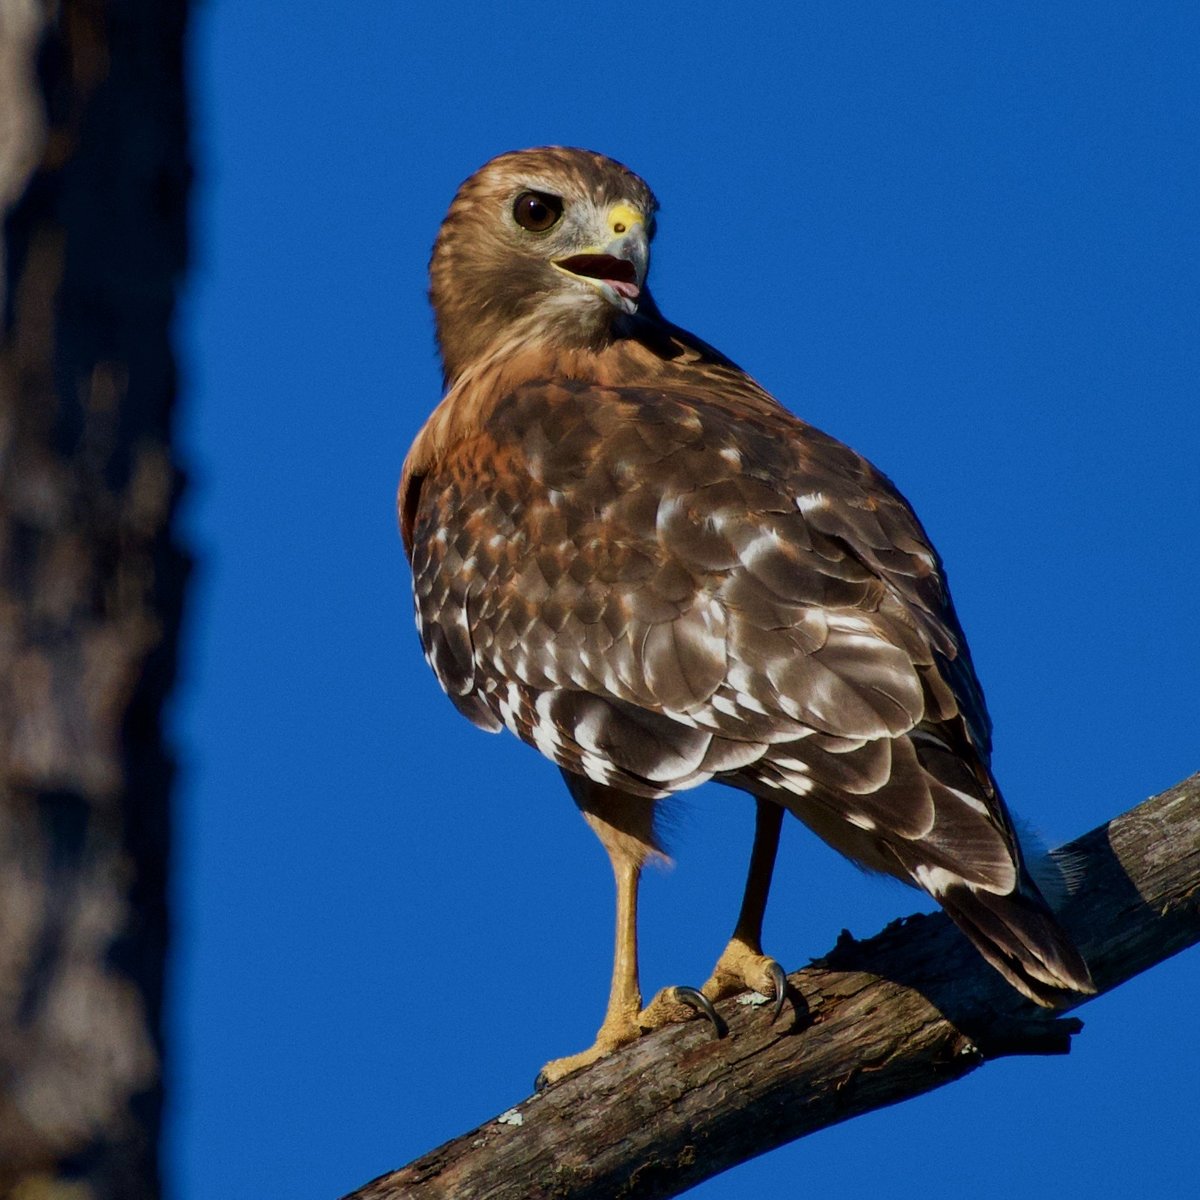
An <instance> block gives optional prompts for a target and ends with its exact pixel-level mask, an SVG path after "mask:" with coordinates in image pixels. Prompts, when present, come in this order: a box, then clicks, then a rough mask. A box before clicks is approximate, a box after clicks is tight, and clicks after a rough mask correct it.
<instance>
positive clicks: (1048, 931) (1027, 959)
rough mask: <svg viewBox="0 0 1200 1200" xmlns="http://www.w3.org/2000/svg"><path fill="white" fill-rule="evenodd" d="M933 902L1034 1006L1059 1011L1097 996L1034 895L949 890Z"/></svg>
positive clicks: (961, 888) (1062, 934)
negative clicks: (1080, 998) (1080, 997)
mask: <svg viewBox="0 0 1200 1200" xmlns="http://www.w3.org/2000/svg"><path fill="white" fill-rule="evenodd" d="M937 900H938V901H939V903H940V904H941V905H942V907H943V908H944V909H945V910H946V912H947V913H948V914H949V916H950V918H951V919H952V920H953V921H954V923H955V924H956V925H957V926H958V927H959V928H960V929H961V930H962V931H963V933H965V934H966V935H967V937H969V938H970V939H971V941H972V942H973V943H974V945H975V948H976V949H977V950H978V951H979V953H980V954H982V955H983V957H984V958H986V959H987V961H988V962H989V963H991V964H992V966H993V967H995V968H996V970H997V971H999V972H1000V974H1001V975H1003V976H1004V978H1005V979H1007V980H1008V982H1009V983H1011V984H1012V985H1013V987H1015V988H1016V989H1017V991H1019V992H1021V993H1022V994H1023V995H1025V996H1028V997H1029V999H1030V1000H1032V1001H1034V1002H1035V1003H1036V1004H1040V1005H1042V1006H1043V1007H1045V1008H1058V1007H1061V1006H1062V1005H1065V1004H1069V1003H1070V1002H1071V1001H1072V1000H1073V999H1075V998H1076V997H1077V996H1078V995H1080V994H1082V995H1092V994H1093V993H1094V992H1095V991H1096V985H1095V984H1094V983H1093V982H1092V976H1091V972H1090V971H1089V970H1088V968H1087V963H1085V962H1084V961H1083V957H1082V956H1081V955H1080V953H1079V951H1078V950H1076V949H1075V947H1074V945H1073V944H1072V943H1071V940H1070V938H1068V937H1067V934H1066V931H1065V930H1064V929H1063V927H1062V926H1061V925H1060V924H1059V923H1058V921H1057V919H1056V918H1055V916H1054V914H1053V913H1052V912H1051V911H1050V909H1049V907H1048V906H1047V904H1046V902H1045V901H1044V900H1043V899H1042V897H1041V896H1040V895H1038V894H1037V892H1036V890H1034V891H1033V892H1031V893H1029V894H1026V893H1024V892H1021V891H1016V892H1010V893H1009V894H1008V895H998V894H997V893H995V892H988V891H984V890H983V889H977V888H972V887H970V886H969V885H966V884H951V885H950V886H949V887H947V888H946V889H945V890H944V891H941V892H939V893H938V894H937Z"/></svg>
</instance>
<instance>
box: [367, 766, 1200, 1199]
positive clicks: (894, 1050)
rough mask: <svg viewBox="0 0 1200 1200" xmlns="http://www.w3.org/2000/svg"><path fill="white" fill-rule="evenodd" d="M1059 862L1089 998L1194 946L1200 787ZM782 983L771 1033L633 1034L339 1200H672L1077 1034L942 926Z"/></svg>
mask: <svg viewBox="0 0 1200 1200" xmlns="http://www.w3.org/2000/svg"><path fill="white" fill-rule="evenodd" d="M1065 850H1066V851H1067V852H1069V853H1070V854H1071V855H1072V857H1073V858H1074V859H1076V860H1077V867H1078V870H1079V872H1080V877H1079V881H1078V886H1077V887H1076V889H1075V892H1074V894H1073V896H1072V898H1071V900H1070V901H1069V902H1068V904H1067V905H1066V906H1065V907H1064V908H1063V909H1062V910H1061V916H1062V919H1063V923H1064V924H1065V925H1066V927H1067V929H1068V930H1069V931H1070V932H1071V934H1072V935H1073V936H1074V937H1075V939H1076V941H1077V942H1078V944H1079V946H1080V949H1081V950H1082V951H1083V953H1084V956H1085V957H1086V958H1087V960H1088V963H1089V965H1090V966H1091V968H1092V973H1093V975H1094V977H1095V980H1096V983H1097V986H1098V987H1099V989H1100V990H1101V991H1102V992H1103V991H1108V990H1111V989H1112V988H1114V987H1117V986H1119V985H1120V984H1122V983H1124V982H1125V981H1126V980H1127V979H1130V978H1132V977H1133V976H1134V975H1137V974H1138V973H1140V972H1141V971H1144V970H1146V968H1147V967H1150V966H1153V965H1154V964H1155V963H1158V962H1161V961H1163V960H1164V959H1166V958H1169V957H1170V956H1171V955H1173V954H1176V953H1178V952H1179V951H1180V950H1183V949H1184V948H1186V947H1187V946H1190V945H1193V944H1194V943H1195V942H1197V941H1200V774H1197V775H1193V776H1192V777H1191V778H1190V779H1187V780H1185V781H1184V782H1182V783H1180V784H1178V785H1176V786H1175V787H1173V788H1171V789H1170V790H1168V791H1166V792H1164V793H1162V795H1159V796H1155V797H1153V798H1152V799H1150V800H1147V801H1146V802H1145V803H1144V804H1141V805H1139V806H1138V807H1137V808H1134V809H1132V810H1130V811H1129V812H1127V813H1125V814H1124V815H1122V816H1120V817H1117V818H1116V819H1115V820H1113V821H1110V822H1109V823H1108V824H1107V825H1104V826H1101V827H1100V828H1099V829H1095V830H1093V831H1092V832H1091V833H1088V834H1086V835H1084V836H1083V837H1081V838H1079V839H1078V840H1076V841H1074V842H1072V843H1071V844H1070V845H1069V846H1067V847H1065ZM788 982H789V985H790V989H791V995H790V1000H791V1005H790V1009H785V1017H783V1018H781V1019H780V1020H779V1021H778V1022H777V1023H776V1024H774V1025H772V1024H771V1023H770V1021H769V1018H768V1017H767V1015H766V1013H765V1012H764V1011H762V1010H761V1009H756V1008H755V1007H754V1006H751V1005H747V1004H745V1003H739V1001H738V1000H731V1001H729V1002H727V1003H725V1004H723V1005H721V1006H719V1008H720V1011H721V1013H722V1015H723V1017H724V1018H725V1020H726V1021H727V1023H728V1025H729V1036H728V1037H726V1038H724V1039H722V1040H720V1041H717V1040H714V1039H713V1037H712V1035H711V1032H710V1030H709V1029H708V1027H707V1025H705V1024H701V1023H699V1022H692V1023H689V1024H687V1025H678V1026H673V1027H669V1028H666V1029H662V1030H659V1031H657V1032H656V1033H653V1034H650V1035H647V1036H646V1037H644V1038H642V1039H641V1040H640V1041H638V1042H636V1043H635V1044H633V1045H632V1046H629V1047H627V1048H625V1049H624V1050H622V1051H620V1052H619V1053H617V1054H615V1055H613V1056H611V1057H610V1058H607V1059H603V1060H601V1061H600V1062H598V1063H596V1064H595V1065H593V1066H592V1067H590V1068H588V1069H587V1070H584V1071H581V1072H580V1073H579V1074H577V1075H574V1076H571V1077H570V1078H568V1079H566V1080H564V1081H563V1082H562V1083H560V1084H558V1085H556V1086H555V1087H552V1088H551V1089H549V1090H548V1091H547V1092H545V1093H543V1094H542V1095H540V1096H531V1097H530V1098H529V1099H527V1100H525V1101H523V1102H522V1103H521V1104H520V1105H518V1106H517V1107H516V1108H514V1109H511V1110H510V1111H509V1112H508V1113H505V1114H504V1115H503V1116H502V1117H500V1118H497V1119H496V1120H493V1121H489V1122H487V1123H486V1124H484V1125H481V1126H480V1127H479V1128H478V1129H475V1130H472V1131H471V1132H470V1133H467V1134H463V1135H462V1136H461V1137H458V1138H456V1139H454V1140H453V1141H451V1142H447V1143H446V1144H445V1145H444V1146H440V1147H439V1148H438V1149H436V1150H434V1151H431V1152H430V1153H429V1154H426V1155H424V1156H423V1157H421V1158H419V1159H417V1160H416V1161H415V1162H413V1163H410V1164H409V1165H408V1166H407V1167H404V1168H402V1169H401V1170H399V1171H395V1172H393V1173H391V1174H389V1175H384V1176H382V1177H380V1178H379V1179H377V1180H375V1181H374V1182H373V1183H370V1184H368V1185H367V1186H365V1187H363V1188H361V1189H360V1190H359V1191H356V1192H353V1193H352V1194H351V1195H350V1196H348V1197H346V1198H345V1200H399V1198H400V1197H405V1198H406V1200H440V1198H442V1197H446V1198H449V1197H454V1198H455V1200H483V1198H485V1197H486V1198H487V1200H510V1198H511V1200H517V1198H518V1197H520V1198H521V1200H538V1198H540V1197H551V1196H553V1197H556V1198H557V1200H602V1198H603V1200H611V1198H612V1197H641V1198H650V1197H664V1196H675V1195H678V1194H679V1193H680V1192H682V1191H685V1190H686V1189H687V1188H689V1187H691V1186H692V1185H694V1184H697V1183H699V1182H701V1181H702V1180H704V1179H707V1178H709V1177H710V1176H712V1175H716V1174H718V1173H719V1172H721V1171H724V1170H726V1169H727V1168H729V1167H731V1166H734V1165H735V1164H737V1163H740V1162H744V1161H746V1160H747V1159H749V1158H753V1157H754V1156H756V1155H758V1154H762V1153H763V1152H764V1151H767V1150H770V1149H773V1148H774V1147H775V1146H780V1145H783V1144H784V1143H785V1142H789V1141H792V1140H793V1139H795V1138H800V1137H803V1136H805V1135H806V1134H809V1133H812V1132H814V1131H815V1130H818V1129H823V1128H825V1127H826V1126H829V1125H834V1124H837V1123H838V1122H840V1121H845V1120H848V1119H849V1118H851V1117H855V1116H858V1115H860V1114H861V1113H865V1112H870V1111H871V1110H873V1109H876V1108H881V1107H883V1106H884V1105H888V1104H894V1103H896V1102H897V1101H900V1100H906V1099H908V1098H910V1097H912V1096H917V1095H920V1094H921V1093H922V1092H927V1091H930V1090H931V1089H933V1088H935V1087H940V1086H941V1085H943V1084H946V1083H950V1082H952V1081H953V1080H955V1079H960V1078H961V1077H962V1076H964V1075H967V1074H969V1073H970V1072H971V1071H973V1070H975V1069H976V1068H977V1067H979V1066H982V1065H983V1064H984V1063H985V1062H987V1061H988V1060H989V1059H993V1058H998V1057H1001V1056H1004V1055H1010V1054H1065V1053H1067V1052H1068V1051H1069V1049H1070V1042H1071V1036H1072V1035H1073V1034H1074V1033H1077V1032H1078V1031H1079V1029H1080V1028H1082V1024H1081V1022H1079V1021H1078V1020H1076V1019H1074V1018H1071V1017H1063V1016H1061V1015H1055V1014H1052V1013H1047V1012H1046V1011H1045V1010H1041V1009H1037V1008H1035V1006H1034V1005H1032V1004H1030V1003H1029V1002H1028V1001H1025V1000H1023V999H1022V998H1021V997H1020V996H1018V995H1017V993H1016V992H1014V991H1013V990H1012V989H1011V988H1009V987H1008V986H1007V985H1006V984H1005V983H1004V981H1003V980H1002V979H1001V978H1000V976H999V975H998V974H996V972H995V971H993V970H992V969H991V968H990V967H989V966H987V964H986V963H984V961H983V960H982V959H981V958H980V957H979V955H978V954H977V953H976V952H975V950H974V949H973V948H972V947H971V946H970V945H969V944H968V943H967V941H966V939H965V938H964V937H963V936H962V935H961V934H960V933H959V932H958V931H957V930H956V929H955V928H954V926H953V925H952V924H951V922H950V921H949V919H948V918H947V917H945V916H944V915H942V914H941V913H937V914H932V915H924V914H922V915H918V916H913V917H907V918H905V919H902V920H899V921H895V922H893V923H892V924H891V925H889V926H888V927H887V928H886V929H885V930H884V931H883V932H882V933H880V934H878V935H877V936H876V937H873V938H871V939H870V940H868V941H864V942H857V941H855V940H854V939H853V938H851V937H850V935H849V934H843V935H842V938H841V939H840V940H839V942H838V945H837V946H836V947H835V948H834V950H833V951H832V952H831V953H830V954H829V955H827V956H826V957H825V958H824V959H820V960H818V961H816V962H814V963H813V964H812V965H811V966H809V967H806V968H805V969H804V970H802V971H797V972H796V973H795V974H793V975H791V976H790V977H789V980H788ZM741 999H742V1000H744V999H745V998H744V997H743V998H741ZM789 1011H791V1012H792V1014H793V1019H792V1020H791V1022H790V1023H789V1021H788V1020H787V1019H786V1014H787V1013H788V1012H789Z"/></svg>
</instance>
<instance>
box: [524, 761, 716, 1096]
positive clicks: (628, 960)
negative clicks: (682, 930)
mask: <svg viewBox="0 0 1200 1200" xmlns="http://www.w3.org/2000/svg"><path fill="white" fill-rule="evenodd" d="M563 777H564V778H565V779H566V781H567V786H568V787H569V788H570V789H571V795H572V796H573V797H574V798H575V803H576V804H578V805H579V808H580V811H581V812H582V813H583V816H584V819H585V820H586V821H587V823H588V824H589V825H590V826H591V827H592V830H593V832H594V833H595V834H596V836H597V837H598V838H599V839H600V843H601V845H603V846H604V849H605V850H606V851H607V852H608V858H609V861H610V863H611V864H612V869H613V877H614V879H615V881H616V885H617V921H616V939H615V942H616V944H615V947H614V951H613V973H612V984H611V986H610V987H609V993H608V1007H607V1009H606V1010H605V1013H604V1021H603V1023H602V1024H601V1026H600V1028H599V1030H598V1031H597V1033H596V1040H595V1042H594V1043H593V1044H592V1045H591V1046H589V1047H588V1048H587V1049H586V1050H583V1051H581V1052H580V1053H578V1054H572V1055H569V1056H568V1057H566V1058H556V1059H554V1060H553V1061H551V1062H548V1063H547V1064H546V1065H545V1066H544V1067H543V1068H542V1070H541V1072H540V1073H539V1075H538V1083H539V1085H540V1084H544V1083H553V1082H554V1081H555V1080H557V1079H561V1078H563V1076H564V1075H569V1074H570V1073H571V1072H572V1071H578V1070H579V1069H580V1068H581V1067H586V1066H587V1065H588V1064H590V1063H593V1062H595V1061H596V1060H597V1059H598V1058H602V1057H604V1055H606V1054H611V1053H612V1052H613V1051H614V1050H616V1049H618V1048H619V1047H621V1046H624V1045H625V1044H626V1043H628V1042H632V1041H634V1040H635V1039H636V1038H638V1037H639V1036H641V1034H643V1033H646V1032H648V1031H649V1030H651V1029H655V1028H657V1027H658V1026H659V1025H664V1024H667V1023H669V1022H671V1021H677V1020H682V1019H686V1018H688V1017H691V1016H694V1015H695V1014H696V1012H697V1011H701V1012H704V1013H705V1015H707V1016H708V1017H709V1018H710V1020H712V1021H713V1023H714V1025H716V1024H717V1016H716V1013H715V1012H713V1010H712V1005H711V1004H710V1003H709V1002H708V1000H707V999H706V998H705V997H704V996H703V995H701V994H700V993H699V992H698V991H696V990H695V989H694V988H667V989H664V991H663V992H660V993H659V995H658V996H657V997H656V998H655V1000H654V1002H653V1003H652V1004H651V1005H650V1006H649V1007H648V1008H644V1009H643V1008H642V992H641V985H640V983H639V981H638V947H637V894H638V883H639V881H640V879H641V873H642V866H643V864H644V863H645V862H646V860H647V859H648V858H653V857H657V858H664V857H665V855H664V854H663V852H662V847H661V845H660V844H659V842H658V839H657V837H656V836H655V833H654V802H653V801H652V800H645V799H642V798H641V797H638V796H629V795H626V794H625V793H623V792H619V791H617V790H616V789H614V788H609V787H605V786H603V785H602V784H598V783H593V782H592V781H591V780H587V779H584V778H582V777H581V776H577V775H571V774H569V773H568V772H566V771H564V772H563Z"/></svg>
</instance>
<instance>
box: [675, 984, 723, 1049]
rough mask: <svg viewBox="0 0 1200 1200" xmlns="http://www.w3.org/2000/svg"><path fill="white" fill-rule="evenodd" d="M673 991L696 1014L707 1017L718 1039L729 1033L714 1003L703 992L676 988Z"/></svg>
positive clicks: (690, 988)
mask: <svg viewBox="0 0 1200 1200" xmlns="http://www.w3.org/2000/svg"><path fill="white" fill-rule="evenodd" d="M671 991H672V995H673V996H674V997H675V999H676V1000H679V1001H680V1002H682V1003H683V1004H686V1005H687V1006H688V1008H690V1009H692V1010H693V1011H694V1012H698V1013H699V1014H700V1015H701V1016H702V1017H707V1018H708V1020H709V1021H710V1022H711V1024H712V1027H713V1030H714V1032H715V1033H716V1035H717V1037H719V1038H723V1037H724V1036H725V1034H726V1033H727V1032H728V1030H726V1028H725V1022H724V1021H722V1020H721V1018H720V1017H719V1016H718V1015H717V1010H716V1009H715V1008H713V1006H712V1001H711V1000H710V999H709V998H708V997H707V996H706V995H705V994H704V993H703V992H702V991H699V990H698V989H697V988H694V987H676V988H672V989H671Z"/></svg>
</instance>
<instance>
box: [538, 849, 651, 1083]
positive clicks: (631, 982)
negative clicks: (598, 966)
mask: <svg viewBox="0 0 1200 1200" xmlns="http://www.w3.org/2000/svg"><path fill="white" fill-rule="evenodd" d="M609 855H610V857H611V858H612V867H613V875H614V876H615V877H616V881H617V935H616V946H615V949H614V952H613V973H612V985H611V986H610V988H609V992H608V1009H607V1010H606V1012H605V1014H604V1022H603V1024H602V1025H601V1026H600V1028H599V1030H598V1031H597V1033H596V1040H595V1042H593V1043H592V1045H591V1046H589V1047H588V1049H586V1050H583V1051H581V1052H580V1053H578V1054H572V1055H569V1056H568V1057H566V1058H556V1059H554V1060H553V1061H552V1062H548V1063H547V1064H546V1065H545V1066H544V1067H543V1068H542V1070H541V1074H540V1075H539V1076H538V1079H539V1082H542V1083H553V1082H554V1081H555V1080H556V1079H561V1078H562V1077H563V1076H564V1075H569V1074H570V1073H571V1072H572V1071H578V1070H579V1069H580V1067H586V1066H587V1065H588V1064H589V1063H593V1062H595V1061H596V1059H598V1058H603V1057H604V1055H606V1054H611V1053H612V1052H613V1051H614V1050H616V1049H618V1048H619V1047H621V1046H624V1045H626V1044H627V1043H628V1042H632V1041H633V1040H634V1039H635V1038H637V1037H638V1036H639V1035H640V1034H641V1032H642V1026H641V1024H640V1022H639V1020H638V1017H639V1014H640V1012H641V1008H642V992H641V986H640V984H639V982H638V951H637V893H638V882H639V881H640V879H641V873H642V865H641V863H640V862H636V861H634V860H633V859H631V858H628V857H617V856H614V855H613V854H612V851H611V850H610V851H609Z"/></svg>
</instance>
